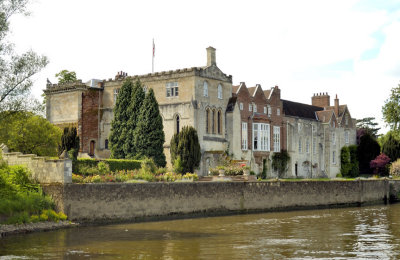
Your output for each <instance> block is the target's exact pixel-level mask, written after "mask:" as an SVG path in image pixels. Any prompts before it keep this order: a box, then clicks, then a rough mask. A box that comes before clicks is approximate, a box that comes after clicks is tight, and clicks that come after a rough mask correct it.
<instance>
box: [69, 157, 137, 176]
mask: <svg viewBox="0 0 400 260" xmlns="http://www.w3.org/2000/svg"><path fill="white" fill-rule="evenodd" d="M102 161H103V162H104V163H107V164H108V166H109V169H110V171H111V172H116V171H122V170H135V169H140V168H141V162H142V161H141V160H126V159H106V160H102ZM102 161H100V160H96V159H86V158H85V159H83V158H80V159H78V160H77V162H76V167H75V172H74V173H75V174H81V175H88V174H95V172H92V171H93V170H89V172H90V173H89V172H88V169H90V168H95V169H96V170H97V165H98V163H100V162H102Z"/></svg>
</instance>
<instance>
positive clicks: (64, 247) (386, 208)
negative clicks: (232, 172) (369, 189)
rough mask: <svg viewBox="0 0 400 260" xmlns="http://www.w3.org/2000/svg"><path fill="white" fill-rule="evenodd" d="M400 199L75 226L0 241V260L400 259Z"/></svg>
mask: <svg viewBox="0 0 400 260" xmlns="http://www.w3.org/2000/svg"><path fill="white" fill-rule="evenodd" d="M399 258H400V204H392V205H379V206H368V207H353V208H340V209H338V208H336V209H323V210H304V211H291V212H277V213H262V214H248V215H235V216H226V217H208V218H194V219H184V220H170V221H158V222H144V223H136V224H118V225H105V226H94V227H93V226H92V227H79V228H72V229H64V230H57V231H51V232H41V233H32V234H27V235H17V236H10V237H6V238H3V239H0V259H399Z"/></svg>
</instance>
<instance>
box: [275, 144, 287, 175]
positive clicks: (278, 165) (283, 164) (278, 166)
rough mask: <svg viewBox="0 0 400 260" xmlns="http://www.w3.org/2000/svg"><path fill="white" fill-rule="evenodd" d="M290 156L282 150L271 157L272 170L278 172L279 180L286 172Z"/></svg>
mask: <svg viewBox="0 0 400 260" xmlns="http://www.w3.org/2000/svg"><path fill="white" fill-rule="evenodd" d="M289 161H290V156H289V154H288V152H287V151H286V150H282V151H281V152H280V153H274V154H273V155H272V169H274V171H278V176H279V177H280V178H281V177H283V174H284V173H285V172H286V171H287V168H288V163H289Z"/></svg>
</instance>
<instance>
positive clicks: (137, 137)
mask: <svg viewBox="0 0 400 260" xmlns="http://www.w3.org/2000/svg"><path fill="white" fill-rule="evenodd" d="M164 141H165V136H164V130H163V123H162V118H161V115H160V111H159V108H158V102H157V100H156V97H155V96H154V91H153V89H149V92H148V94H147V95H146V97H145V99H144V101H143V105H142V107H141V108H140V113H139V117H138V122H137V125H136V129H135V131H134V143H135V148H136V151H137V153H136V154H137V156H136V157H137V158H143V157H149V158H152V159H153V160H154V162H155V163H156V164H157V166H159V167H165V165H166V161H165V155H164V148H163V145H164Z"/></svg>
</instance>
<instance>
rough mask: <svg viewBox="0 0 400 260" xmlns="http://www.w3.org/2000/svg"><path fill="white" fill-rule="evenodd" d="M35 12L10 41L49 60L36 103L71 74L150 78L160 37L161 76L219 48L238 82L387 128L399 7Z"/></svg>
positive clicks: (220, 5) (146, 6)
mask: <svg viewBox="0 0 400 260" xmlns="http://www.w3.org/2000/svg"><path fill="white" fill-rule="evenodd" d="M29 10H30V11H31V15H30V16H29V17H23V16H15V17H13V19H12V20H11V23H12V24H11V28H12V34H11V35H10V36H11V37H10V39H11V41H13V42H14V43H15V44H16V48H17V50H18V51H20V52H23V51H26V50H28V49H33V50H34V51H36V52H37V53H39V54H44V55H46V56H47V57H48V58H49V60H50V63H49V65H48V66H47V67H46V69H44V70H43V71H42V72H41V73H40V74H39V75H37V77H36V82H35V85H34V88H33V92H34V94H35V95H36V96H40V94H41V93H42V90H43V89H44V88H45V85H46V78H49V79H50V81H52V82H53V83H56V82H57V80H56V78H55V74H56V73H57V72H59V71H61V70H63V69H67V70H72V71H75V72H76V74H77V77H78V78H80V79H82V80H83V81H88V80H90V79H92V78H97V79H108V78H113V77H114V76H115V75H116V73H117V71H121V70H122V71H125V72H127V73H128V74H129V75H138V74H139V75H140V74H147V73H149V72H151V58H152V39H153V38H154V41H155V46H156V52H155V71H164V70H171V69H179V68H186V67H194V66H204V65H205V64H206V50H205V49H206V47H208V46H213V47H215V48H216V49H217V66H218V67H219V68H220V69H221V70H222V71H223V72H224V73H226V74H229V75H232V76H233V83H234V84H239V83H240V82H242V81H244V82H246V85H247V86H254V85H255V84H261V86H262V88H263V89H269V88H271V87H273V86H275V85H278V86H279V87H280V88H281V89H282V92H281V93H282V98H283V99H289V100H292V101H297V102H302V103H307V104H310V102H311V96H312V95H313V93H317V92H328V93H329V94H330V95H331V99H332V100H331V104H333V98H334V96H335V95H336V94H337V95H338V97H339V99H340V104H347V105H348V106H349V108H350V113H351V115H352V117H355V118H363V117H369V116H373V117H376V118H377V119H378V121H379V123H382V121H381V118H382V113H381V107H382V105H383V104H384V101H385V100H386V99H387V98H388V97H389V95H390V89H391V88H393V87H396V86H397V85H398V84H399V80H400V51H399V48H400V0H393V1H392V0H384V1H383V0H376V1H373V0H371V1H368V0H361V1H357V0H344V1H341V0H335V1H321V0H315V1H312V0H311V1H310V0H303V1H296V0H293V1H289V0H287V1H285V0H283V1H282V0H280V1H269V0H263V1H252V0H248V1H232V0H231V1H217V0H214V1H209V0H203V1H190V0H182V1H178V0H168V1H165V0H160V1H150V0H148V1H128V0H126V1H124V0H113V1H106V0H104V1H103V0H68V1H66V0H35V2H34V3H33V4H31V5H30V6H29Z"/></svg>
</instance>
